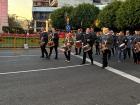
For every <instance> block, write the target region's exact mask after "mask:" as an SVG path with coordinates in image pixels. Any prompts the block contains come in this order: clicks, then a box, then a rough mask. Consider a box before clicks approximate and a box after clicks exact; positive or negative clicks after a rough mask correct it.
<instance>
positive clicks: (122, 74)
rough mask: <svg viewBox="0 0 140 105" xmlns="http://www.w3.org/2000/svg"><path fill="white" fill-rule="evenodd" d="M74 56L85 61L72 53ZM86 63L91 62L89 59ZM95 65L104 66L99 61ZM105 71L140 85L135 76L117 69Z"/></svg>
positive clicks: (108, 68)
mask: <svg viewBox="0 0 140 105" xmlns="http://www.w3.org/2000/svg"><path fill="white" fill-rule="evenodd" d="M72 55H73V56H76V57H78V58H80V59H83V57H82V56H79V55H74V53H72ZM86 61H88V62H91V61H90V59H89V58H87V59H86ZM94 64H95V65H97V66H99V67H102V64H101V63H99V62H97V61H94ZM105 69H106V70H108V71H111V72H113V73H115V74H118V75H120V76H122V77H125V78H127V79H129V80H132V81H133V82H136V83H138V84H140V78H138V77H135V76H133V75H130V74H128V73H125V72H122V71H120V70H117V69H115V68H112V67H106V68H105ZM139 105H140V104H139Z"/></svg>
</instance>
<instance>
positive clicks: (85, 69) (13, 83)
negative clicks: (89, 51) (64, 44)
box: [0, 49, 140, 105]
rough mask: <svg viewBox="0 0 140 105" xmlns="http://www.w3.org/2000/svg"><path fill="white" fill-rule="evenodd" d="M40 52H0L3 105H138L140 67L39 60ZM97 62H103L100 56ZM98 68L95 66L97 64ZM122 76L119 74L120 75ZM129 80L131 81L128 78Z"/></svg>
mask: <svg viewBox="0 0 140 105" xmlns="http://www.w3.org/2000/svg"><path fill="white" fill-rule="evenodd" d="M39 54H40V50H39V49H30V50H21V49H20V50H0V59H1V60H0V105H139V104H140V83H139V82H140V69H139V68H140V65H134V64H133V63H132V62H131V60H128V61H127V62H125V63H117V62H115V61H114V60H113V59H112V60H111V61H110V65H109V66H111V67H113V68H114V69H115V70H116V69H117V70H119V72H118V71H117V72H115V73H114V71H113V70H114V69H113V68H111V70H112V71H109V70H110V68H107V69H102V68H101V67H99V66H100V65H99V66H97V65H98V64H97V65H90V63H88V62H87V64H86V65H79V64H80V63H81V59H80V57H79V56H74V55H73V56H72V61H71V62H70V63H66V62H65V61H64V60H65V59H64V55H63V52H61V51H60V55H59V59H58V60H54V59H53V56H52V58H51V59H50V60H46V59H41V58H40V55H39ZM94 60H95V61H98V62H101V60H100V57H99V56H94ZM95 64H96V62H95ZM119 73H120V74H119ZM127 77H128V78H127Z"/></svg>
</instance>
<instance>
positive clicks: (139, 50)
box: [132, 31, 140, 64]
mask: <svg viewBox="0 0 140 105" xmlns="http://www.w3.org/2000/svg"><path fill="white" fill-rule="evenodd" d="M132 51H133V59H134V63H135V64H140V31H135V35H134V40H133V47H132Z"/></svg>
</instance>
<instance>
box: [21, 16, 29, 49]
mask: <svg viewBox="0 0 140 105" xmlns="http://www.w3.org/2000/svg"><path fill="white" fill-rule="evenodd" d="M18 17H19V18H23V19H24V20H23V22H25V21H26V22H27V25H26V26H23V27H24V29H25V30H26V33H25V40H24V48H25V49H28V44H27V36H28V35H29V28H30V20H28V19H27V18H25V17H22V16H18Z"/></svg>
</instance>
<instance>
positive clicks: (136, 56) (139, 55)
mask: <svg viewBox="0 0 140 105" xmlns="http://www.w3.org/2000/svg"><path fill="white" fill-rule="evenodd" d="M133 59H134V63H139V62H140V52H134V51H133Z"/></svg>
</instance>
